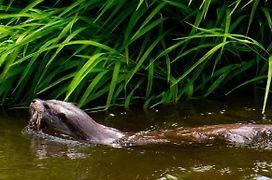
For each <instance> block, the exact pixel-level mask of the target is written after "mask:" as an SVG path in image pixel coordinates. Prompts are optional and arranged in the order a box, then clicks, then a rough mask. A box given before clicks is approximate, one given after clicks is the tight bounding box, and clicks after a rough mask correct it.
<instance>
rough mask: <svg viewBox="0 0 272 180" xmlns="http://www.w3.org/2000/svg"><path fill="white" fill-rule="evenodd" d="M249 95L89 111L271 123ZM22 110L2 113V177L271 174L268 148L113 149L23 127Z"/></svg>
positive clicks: (108, 117) (118, 124) (114, 118)
mask: <svg viewBox="0 0 272 180" xmlns="http://www.w3.org/2000/svg"><path fill="white" fill-rule="evenodd" d="M260 112H261V106H259V105H258V104H254V103H252V102H250V101H242V100H239V101H238V100H237V99H236V101H235V102H234V101H220V103H219V102H215V101H201V102H200V101H198V102H193V103H183V104H181V105H178V106H165V107H162V108H160V109H153V110H149V111H141V110H135V111H127V112H122V111H117V110H116V111H111V112H105V113H92V114H91V116H92V117H93V118H94V119H96V120H97V121H98V122H100V123H103V124H105V125H108V126H112V127H115V128H117V129H120V130H123V131H141V130H150V129H169V128H173V127H181V126H183V127H196V126H200V125H206V124H220V123H235V122H251V123H271V122H270V121H271V119H272V118H271V117H272V109H268V113H267V114H266V117H265V119H264V118H263V116H262V114H261V113H260ZM28 118H29V117H28V113H27V110H23V111H22V110H20V111H15V110H13V111H4V112H3V113H2V115H1V117H0V142H1V143H0V164H2V165H1V166H0V179H64V178H65V179H160V180H164V179H269V178H272V175H271V174H272V171H271V169H272V156H271V151H272V150H271V148H251V147H243V148H241V147H233V146H226V145H206V146H205V145H164V146H163V145H155V146H141V147H133V148H112V147H108V146H101V145H86V144H82V143H78V142H74V141H63V140H59V141H56V140H54V141H52V140H50V138H43V137H40V136H31V135H27V134H25V133H22V129H23V128H24V127H25V126H26V124H27V121H28Z"/></svg>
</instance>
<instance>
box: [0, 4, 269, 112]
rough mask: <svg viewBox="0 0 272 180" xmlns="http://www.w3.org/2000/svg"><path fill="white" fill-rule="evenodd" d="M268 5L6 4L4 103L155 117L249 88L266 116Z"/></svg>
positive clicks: (1, 60)
mask: <svg viewBox="0 0 272 180" xmlns="http://www.w3.org/2000/svg"><path fill="white" fill-rule="evenodd" d="M30 2H31V1H30ZM270 6H271V3H270V2H268V1H259V0H256V1H248V2H247V3H245V2H243V1H241V0H239V1H226V2H225V1H224V2H223V1H219V0H209V1H198V2H196V1H189V0H188V1H178V0H172V1H169V0H155V1H143V0H138V1H137V0H133V1H125V0H120V1H112V0H104V1H98V0H93V1H87V0H77V1H76V0H75V1H72V0H71V1H65V3H64V1H57V2H56V3H55V4H54V3H49V1H44V0H37V1H32V2H31V3H20V2H18V1H10V2H9V3H2V4H1V8H0V22H1V24H0V40H1V41H0V42H1V43H0V73H1V74H0V83H1V86H0V98H1V104H2V105H12V106H14V105H19V106H24V105H28V103H29V102H30V101H31V100H32V99H33V98H37V97H38V98H43V99H61V100H65V101H71V102H76V103H77V104H78V105H79V106H80V107H89V108H92V109H94V110H106V109H108V108H110V107H112V106H123V107H126V108H129V106H130V105H131V104H133V103H135V102H140V103H142V104H143V107H145V108H148V107H153V106H157V105H159V104H165V103H176V102H180V101H182V100H184V99H192V98H205V97H208V96H213V95H226V94H230V93H232V92H233V91H239V89H241V88H242V87H243V88H248V89H257V90H260V91H261V92H263V93H264V94H265V100H264V109H265V105H266V103H267V97H268V93H269V89H270V86H269V85H270V79H271V67H270V66H271V63H269V62H270V61H268V59H269V57H270V54H271V48H272V43H271V42H272V41H271V40H272V33H271V31H272V23H271V22H272V21H271V13H272V10H271V9H270V8H269V7H270ZM268 69H269V71H268ZM266 79H267V82H266V81H265V80H266ZM265 87H266V89H265ZM263 89H265V91H263Z"/></svg>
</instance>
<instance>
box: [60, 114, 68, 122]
mask: <svg viewBox="0 0 272 180" xmlns="http://www.w3.org/2000/svg"><path fill="white" fill-rule="evenodd" d="M58 117H59V119H60V120H62V121H64V122H66V120H67V117H66V115H65V114H64V113H59V114H58Z"/></svg>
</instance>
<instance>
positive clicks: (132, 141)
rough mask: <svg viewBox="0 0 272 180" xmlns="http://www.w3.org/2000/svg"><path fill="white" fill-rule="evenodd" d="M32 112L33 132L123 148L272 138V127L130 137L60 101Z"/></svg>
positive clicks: (38, 103) (34, 106)
mask: <svg viewBox="0 0 272 180" xmlns="http://www.w3.org/2000/svg"><path fill="white" fill-rule="evenodd" d="M30 112H31V119H30V121H29V125H28V126H29V128H30V129H32V130H33V131H42V132H44V133H46V134H50V135H53V136H58V137H61V138H68V139H74V140H83V141H86V142H90V143H94V144H103V145H111V146H119V147H124V146H138V145H148V144H180V143H190V144H191V143H197V144H199V143H204V144H207V143H216V142H220V143H221V142H223V143H229V144H237V145H251V144H252V145H254V144H256V143H260V142H266V141H267V140H269V139H270V138H271V135H272V125H268V124H241V123H234V124H220V125H209V126H208V125H206V126H201V127H193V128H183V127H180V128H176V129H170V130H161V131H143V132H137V133H127V132H121V131H119V130H117V129H114V128H111V127H107V126H104V125H102V124H99V123H97V122H95V121H94V120H93V119H92V118H91V117H90V116H89V115H88V114H87V113H86V112H84V111H83V110H81V109H80V108H78V107H77V106H75V105H74V104H72V103H68V102H63V101H59V100H40V99H34V100H33V101H32V102H31V103H30Z"/></svg>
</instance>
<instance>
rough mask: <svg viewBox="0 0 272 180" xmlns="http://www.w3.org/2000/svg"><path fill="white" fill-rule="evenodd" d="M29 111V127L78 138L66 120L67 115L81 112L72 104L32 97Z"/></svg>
mask: <svg viewBox="0 0 272 180" xmlns="http://www.w3.org/2000/svg"><path fill="white" fill-rule="evenodd" d="M30 113H31V118H30V122H29V127H30V128H31V129H33V130H34V131H39V130H41V131H43V132H46V133H47V134H51V135H56V136H62V137H63V136H65V137H66V136H70V137H76V138H78V137H77V134H76V133H75V132H74V130H73V129H71V127H69V123H68V122H67V121H68V118H69V116H75V114H79V113H81V114H82V112H81V111H80V110H79V109H78V108H77V107H76V106H74V105H73V104H71V103H67V102H63V101H58V100H48V101H43V100H40V99H34V100H32V102H31V103H30ZM83 115H85V114H83Z"/></svg>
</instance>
